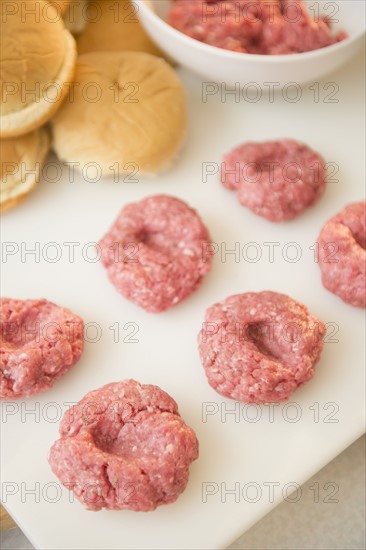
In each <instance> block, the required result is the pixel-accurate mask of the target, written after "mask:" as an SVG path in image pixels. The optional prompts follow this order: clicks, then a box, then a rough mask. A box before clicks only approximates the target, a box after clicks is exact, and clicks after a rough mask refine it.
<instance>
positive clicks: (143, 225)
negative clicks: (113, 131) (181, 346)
mask: <svg viewBox="0 0 366 550" xmlns="http://www.w3.org/2000/svg"><path fill="white" fill-rule="evenodd" d="M210 240H211V239H210V235H209V233H208V230H207V229H206V227H205V226H204V225H203V223H202V221H201V220H200V218H199V216H198V214H197V212H195V210H193V209H192V208H190V207H189V206H188V205H187V204H186V203H184V202H183V201H181V200H179V199H175V198H173V197H168V196H165V195H156V196H153V197H148V198H146V199H143V200H141V201H140V202H137V203H133V204H129V205H127V206H125V207H124V208H123V209H122V211H121V213H120V214H119V216H118V218H117V219H116V221H115V223H114V224H113V226H112V227H111V229H110V231H109V232H108V233H107V235H106V236H105V237H104V238H103V239H102V240H101V241H100V243H99V244H100V246H101V249H102V262H103V265H104V266H105V267H106V268H107V271H108V275H109V278H110V280H111V281H112V283H113V284H114V285H115V287H116V288H117V290H118V291H119V292H120V293H121V294H122V295H123V296H125V298H128V299H129V300H132V302H135V303H136V304H137V305H139V306H141V307H142V308H144V309H145V310H146V311H149V312H154V313H157V312H161V311H164V310H166V309H168V308H169V307H171V306H173V305H175V304H178V303H179V302H181V301H182V300H184V298H186V297H187V296H188V295H189V294H191V292H193V291H194V290H196V288H197V287H198V286H199V285H200V283H201V280H202V277H203V276H204V275H205V274H206V273H207V272H208V271H209V270H210V268H211V261H212V258H211V257H210V258H208V260H207V261H206V260H204V259H203V254H202V245H203V243H204V242H209V241H210Z"/></svg>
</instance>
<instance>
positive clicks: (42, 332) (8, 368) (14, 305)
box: [0, 298, 84, 399]
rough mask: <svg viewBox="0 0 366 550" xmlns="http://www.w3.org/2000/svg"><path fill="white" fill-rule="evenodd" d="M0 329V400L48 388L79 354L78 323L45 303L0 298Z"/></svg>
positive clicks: (65, 311)
mask: <svg viewBox="0 0 366 550" xmlns="http://www.w3.org/2000/svg"><path fill="white" fill-rule="evenodd" d="M0 325H1V371H0V396H1V398H2V399H18V398H20V397H29V396H31V395H36V394H38V393H41V392H43V391H45V390H47V389H49V388H51V387H52V386H53V384H54V382H55V380H57V379H58V378H60V376H62V375H63V374H65V373H66V372H67V371H68V370H70V369H71V367H73V365H75V363H76V362H77V361H78V360H79V358H80V356H81V354H82V351H83V328H84V325H83V321H82V319H80V317H78V316H77V315H75V314H74V313H72V312H71V311H70V310H68V309H65V308H63V307H60V306H57V305H56V304H53V303H51V302H48V301H47V300H13V299H11V298H2V299H1V301H0Z"/></svg>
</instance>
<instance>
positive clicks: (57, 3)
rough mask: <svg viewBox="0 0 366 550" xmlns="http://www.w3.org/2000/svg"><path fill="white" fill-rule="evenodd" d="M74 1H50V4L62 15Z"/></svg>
mask: <svg viewBox="0 0 366 550" xmlns="http://www.w3.org/2000/svg"><path fill="white" fill-rule="evenodd" d="M72 1H73V0H48V2H49V4H53V5H54V6H55V7H56V8H57V9H58V10H59V11H60V13H61V14H64V13H65V12H66V10H67V8H68V7H69V4H70V3H71V2H72Z"/></svg>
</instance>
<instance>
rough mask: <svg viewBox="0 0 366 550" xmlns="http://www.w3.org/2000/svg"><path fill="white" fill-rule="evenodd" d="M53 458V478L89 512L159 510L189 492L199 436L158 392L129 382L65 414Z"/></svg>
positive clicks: (92, 396) (101, 391)
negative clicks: (187, 488)
mask: <svg viewBox="0 0 366 550" xmlns="http://www.w3.org/2000/svg"><path fill="white" fill-rule="evenodd" d="M60 434H61V437H60V439H59V440H58V441H56V443H54V445H53V446H52V448H51V450H50V455H49V462H50V465H51V468H52V470H53V472H54V473H55V474H56V475H57V477H58V478H59V479H60V481H61V483H63V484H64V485H65V486H66V487H68V488H69V489H71V490H73V491H74V493H75V496H76V497H77V498H78V499H79V500H80V502H81V503H82V504H83V505H84V506H85V507H86V508H87V509H88V510H94V511H96V510H101V509H102V508H108V509H110V510H121V509H124V508H126V509H130V510H135V511H144V512H147V511H150V510H155V508H156V507H157V506H160V505H161V504H169V503H171V502H174V501H175V500H176V499H177V498H178V496H179V495H180V494H181V493H182V492H183V491H184V489H185V487H186V485H187V482H188V475H189V465H190V464H191V462H193V460H196V458H197V457H198V442H197V439H196V436H195V434H194V432H193V430H191V428H189V427H188V426H187V425H186V424H185V423H184V422H183V420H182V419H181V417H180V416H179V413H178V406H177V404H176V402H175V401H174V400H173V399H172V398H171V397H170V396H169V395H168V394H167V393H165V392H164V391H163V390H161V389H160V388H159V387H158V386H152V385H149V384H140V383H139V382H136V381H135V380H124V381H122V382H115V383H112V384H107V385H106V386H103V387H102V388H100V389H98V390H95V391H91V392H89V393H88V394H87V395H86V396H85V397H84V398H83V399H82V400H81V401H80V402H79V403H78V404H77V405H75V406H74V407H72V408H71V409H69V411H67V412H66V413H65V415H64V417H63V419H62V421H61V424H60Z"/></svg>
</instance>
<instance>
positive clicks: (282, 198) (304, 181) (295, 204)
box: [221, 139, 326, 222]
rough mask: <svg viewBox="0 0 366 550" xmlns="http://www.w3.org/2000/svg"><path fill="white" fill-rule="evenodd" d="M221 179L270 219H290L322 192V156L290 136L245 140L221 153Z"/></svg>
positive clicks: (243, 200) (242, 199)
mask: <svg viewBox="0 0 366 550" xmlns="http://www.w3.org/2000/svg"><path fill="white" fill-rule="evenodd" d="M221 182H222V184H223V185H224V186H225V187H227V188H228V189H231V190H235V191H236V193H237V196H238V199H239V201H240V203H241V204H242V205H243V206H247V207H248V208H250V210H252V211H253V212H254V213H255V214H258V215H259V216H263V217H264V218H266V219H267V220H270V221H272V222H281V221H284V220H291V219H293V218H296V217H297V216H299V215H300V214H301V213H302V212H303V211H304V210H305V208H307V207H308V206H310V205H312V204H314V203H315V202H316V201H317V200H318V199H319V198H320V197H321V196H322V194H323V193H324V190H325V186H326V171H325V165H324V160H323V158H322V157H321V156H320V155H319V154H318V153H315V152H314V151H312V150H311V149H310V148H309V147H307V146H306V145H303V144H302V143H298V142H296V141H293V140H289V139H285V140H282V141H268V142H264V143H245V144H243V145H240V146H239V147H237V148H236V149H234V150H233V151H231V152H230V153H228V154H227V155H225V156H224V160H223V163H222V165H221Z"/></svg>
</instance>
